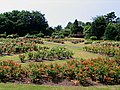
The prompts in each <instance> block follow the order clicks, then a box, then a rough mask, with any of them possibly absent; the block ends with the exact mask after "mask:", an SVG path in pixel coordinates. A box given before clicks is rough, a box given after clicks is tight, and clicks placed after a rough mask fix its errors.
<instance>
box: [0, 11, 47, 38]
mask: <svg viewBox="0 0 120 90" xmlns="http://www.w3.org/2000/svg"><path fill="white" fill-rule="evenodd" d="M47 27H48V24H47V21H46V19H45V17H44V14H41V13H40V12H38V11H32V12H29V11H24V10H22V11H18V10H13V11H12V12H5V13H2V14H0V33H2V34H3V33H4V32H6V34H7V35H9V34H18V35H19V36H24V35H26V34H27V33H30V34H37V33H39V32H42V33H44V34H46V28H47Z"/></svg>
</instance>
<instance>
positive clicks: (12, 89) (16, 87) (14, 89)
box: [0, 83, 120, 90]
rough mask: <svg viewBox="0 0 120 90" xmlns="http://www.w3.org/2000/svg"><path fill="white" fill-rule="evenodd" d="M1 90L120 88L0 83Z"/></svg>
mask: <svg viewBox="0 0 120 90" xmlns="http://www.w3.org/2000/svg"><path fill="white" fill-rule="evenodd" d="M0 90H120V86H102V87H101V86H92V87H77V86H76V87H75V86H46V85H30V84H29V85H28V84H24V85H23V84H15V83H14V84H12V83H6V84H4V83H0Z"/></svg>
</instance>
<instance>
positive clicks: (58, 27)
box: [54, 25, 62, 31]
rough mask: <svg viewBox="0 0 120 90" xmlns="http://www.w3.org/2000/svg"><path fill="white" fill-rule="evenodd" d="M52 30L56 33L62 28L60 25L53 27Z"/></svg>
mask: <svg viewBox="0 0 120 90" xmlns="http://www.w3.org/2000/svg"><path fill="white" fill-rule="evenodd" d="M54 29H55V30H57V31H60V30H62V26H61V25H57V26H56V27H54Z"/></svg>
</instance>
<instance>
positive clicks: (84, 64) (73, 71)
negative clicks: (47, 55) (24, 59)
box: [0, 58, 120, 86]
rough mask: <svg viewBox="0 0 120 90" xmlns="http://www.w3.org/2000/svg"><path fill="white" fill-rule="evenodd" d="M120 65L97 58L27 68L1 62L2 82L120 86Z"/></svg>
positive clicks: (41, 64)
mask: <svg viewBox="0 0 120 90" xmlns="http://www.w3.org/2000/svg"><path fill="white" fill-rule="evenodd" d="M119 75H120V65H119V64H118V63H116V62H115V60H113V59H105V58H96V59H88V60H82V59H81V60H79V61H78V60H72V61H68V62H67V64H64V65H62V66H61V65H58V64H49V65H46V64H43V63H30V64H29V65H28V66H27V67H26V68H25V67H21V65H20V64H18V63H15V62H13V61H5V60H4V61H1V62H0V81H1V82H8V81H11V82H15V81H20V82H26V81H27V82H26V83H36V84H43V83H44V82H54V83H58V82H61V81H63V80H65V79H67V80H69V81H72V80H73V81H74V80H77V81H78V84H81V85H85V86H89V85H97V84H93V83H92V82H97V83H102V84H106V85H114V84H120V76H119Z"/></svg>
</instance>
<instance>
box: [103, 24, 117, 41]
mask: <svg viewBox="0 0 120 90" xmlns="http://www.w3.org/2000/svg"><path fill="white" fill-rule="evenodd" d="M117 33H118V32H117V29H116V27H115V25H114V24H112V23H109V24H108V25H107V27H106V30H105V33H104V39H106V40H115V37H116V36H117Z"/></svg>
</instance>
